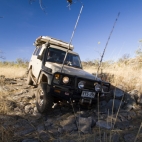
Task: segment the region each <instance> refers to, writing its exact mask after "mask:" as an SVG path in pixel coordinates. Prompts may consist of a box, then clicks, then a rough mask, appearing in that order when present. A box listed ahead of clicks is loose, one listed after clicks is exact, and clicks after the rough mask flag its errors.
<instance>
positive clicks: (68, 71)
mask: <svg viewBox="0 0 142 142" xmlns="http://www.w3.org/2000/svg"><path fill="white" fill-rule="evenodd" d="M45 66H46V67H47V68H51V69H52V73H55V72H61V68H62V64H57V63H50V62H46V64H45ZM62 73H66V74H69V75H75V76H78V77H82V78H87V79H94V80H100V79H99V78H96V77H95V76H94V75H92V74H90V73H88V72H86V71H84V70H83V69H79V68H74V67H71V66H67V65H64V67H63V70H62Z"/></svg>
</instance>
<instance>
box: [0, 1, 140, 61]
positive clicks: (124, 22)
mask: <svg viewBox="0 0 142 142" xmlns="http://www.w3.org/2000/svg"><path fill="white" fill-rule="evenodd" d="M74 1H75V3H74V4H73V5H71V7H70V9H69V8H68V7H67V5H68V3H67V2H66V0H43V5H44V6H45V7H46V12H47V14H45V13H44V12H43V11H42V10H41V8H40V6H39V2H38V0H36V1H35V2H33V3H32V4H30V3H29V1H28V0H0V17H1V16H2V17H3V18H0V51H2V52H3V56H5V58H6V59H5V60H7V61H15V60H16V59H17V58H22V59H27V60H30V57H31V54H32V52H33V50H34V46H33V42H34V41H35V39H36V38H37V37H39V36H41V35H43V36H46V35H47V36H51V37H54V38H57V39H61V40H63V41H66V42H69V41H70V38H71V34H72V31H73V29H74V25H75V23H76V20H77V17H78V14H79V11H80V8H81V3H80V2H79V0H74ZM82 3H83V4H84V8H83V11H82V13H81V17H80V20H79V23H78V26H77V29H76V31H75V35H74V38H73V41H72V44H73V45H74V47H75V49H74V51H75V52H77V53H79V54H80V57H81V60H83V61H85V60H93V59H98V58H100V54H101V53H102V52H103V49H104V47H105V44H106V42H107V39H108V37H109V34H110V31H111V29H112V26H113V24H114V22H115V19H116V17H117V14H118V12H120V17H119V19H118V21H117V23H116V26H115V29H114V31H113V33H112V36H111V38H110V41H109V44H108V46H107V49H106V52H105V55H104V60H117V59H118V58H120V57H122V55H124V54H130V55H131V57H133V56H134V55H135V51H136V50H137V49H138V47H139V46H140V45H141V44H140V43H139V40H140V39H142V0H82ZM98 42H100V44H98ZM98 52H99V53H98Z"/></svg>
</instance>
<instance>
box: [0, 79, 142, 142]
mask: <svg viewBox="0 0 142 142" xmlns="http://www.w3.org/2000/svg"><path fill="white" fill-rule="evenodd" d="M35 92H36V88H35V87H34V86H27V85H26V78H16V79H4V80H3V83H1V84H0V95H1V96H0V97H1V105H0V111H1V115H0V130H1V131H0V141H9V142H12V141H15V142H19V141H20V142H50V141H51V142H52V141H53V142H76V141H87V140H88V141H92V142H93V141H99V140H100V139H101V141H105V140H106V141H107V140H109V139H111V140H112V141H114V142H119V141H120V142H121V141H134V139H135V138H136V135H137V132H138V129H139V126H140V124H141V118H142V111H141V106H140V105H141V95H140V94H139V92H138V91H135V90H132V91H130V92H127V93H126V92H125V93H124V91H122V90H121V89H118V88H116V89H115V90H114V91H113V97H112V98H111V99H109V100H106V101H105V100H104V101H101V102H100V103H99V104H94V105H93V106H92V107H91V108H90V109H84V108H82V107H80V106H79V105H77V104H75V103H73V104H72V105H70V104H62V105H58V104H56V105H55V106H54V108H53V109H52V111H51V113H50V114H40V113H38V111H37V108H36V105H35ZM141 140H142V137H141V135H138V137H137V141H141Z"/></svg>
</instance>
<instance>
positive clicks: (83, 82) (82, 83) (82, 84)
mask: <svg viewBox="0 0 142 142" xmlns="http://www.w3.org/2000/svg"><path fill="white" fill-rule="evenodd" d="M84 86H85V81H80V82H79V83H78V88H79V89H83V88H84Z"/></svg>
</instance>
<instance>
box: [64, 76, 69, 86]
mask: <svg viewBox="0 0 142 142" xmlns="http://www.w3.org/2000/svg"><path fill="white" fill-rule="evenodd" d="M68 82H69V78H68V77H67V76H65V77H63V83H65V84H67V83H68Z"/></svg>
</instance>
